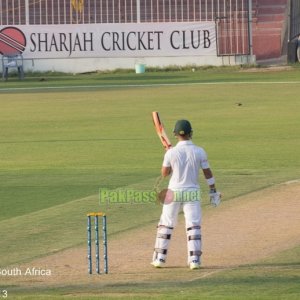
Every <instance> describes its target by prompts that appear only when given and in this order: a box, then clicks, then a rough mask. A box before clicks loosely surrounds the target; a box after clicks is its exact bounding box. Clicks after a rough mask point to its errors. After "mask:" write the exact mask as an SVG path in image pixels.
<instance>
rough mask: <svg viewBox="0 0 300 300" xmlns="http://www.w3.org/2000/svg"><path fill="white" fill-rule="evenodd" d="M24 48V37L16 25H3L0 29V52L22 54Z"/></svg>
mask: <svg viewBox="0 0 300 300" xmlns="http://www.w3.org/2000/svg"><path fill="white" fill-rule="evenodd" d="M25 48H26V37H25V35H24V33H23V32H22V31H21V30H20V29H18V28H16V27H5V28H3V29H1V30H0V53H1V54H2V55H10V54H22V53H23V52H24V51H25Z"/></svg>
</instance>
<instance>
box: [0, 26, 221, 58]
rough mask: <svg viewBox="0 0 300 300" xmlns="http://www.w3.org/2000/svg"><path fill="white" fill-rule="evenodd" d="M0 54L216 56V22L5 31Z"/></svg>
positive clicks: (0, 37)
mask: <svg viewBox="0 0 300 300" xmlns="http://www.w3.org/2000/svg"><path fill="white" fill-rule="evenodd" d="M0 53H1V54H6V53H23V56H24V57H25V58H33V59H34V58H80V57H84V58H87V57H149V56H152V57H153V56H156V57H161V56H205V55H211V56H214V55H216V29H215V23H214V22H203V23H159V24H157V23H140V24H80V25H77V24H76V25H50V26H46V25H24V26H18V27H2V28H1V27H0Z"/></svg>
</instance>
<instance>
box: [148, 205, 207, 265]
mask: <svg viewBox="0 0 300 300" xmlns="http://www.w3.org/2000/svg"><path fill="white" fill-rule="evenodd" d="M181 209H183V212H184V218H185V227H186V233H187V248H188V263H190V262H192V261H195V260H196V261H200V256H201V253H202V252H201V220H202V212H201V205H200V201H191V202H171V203H170V204H164V205H163V210H162V214H161V217H160V220H159V223H158V226H157V236H156V240H155V249H154V255H153V260H155V259H161V260H163V261H166V258H167V252H168V248H169V244H170V239H171V236H172V232H173V229H174V227H175V226H176V225H177V219H178V214H179V211H180V210H181Z"/></svg>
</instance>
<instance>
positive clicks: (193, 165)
mask: <svg viewBox="0 0 300 300" xmlns="http://www.w3.org/2000/svg"><path fill="white" fill-rule="evenodd" d="M163 166H164V167H171V168H172V175H171V179H170V181H169V189H170V190H172V191H179V190H195V189H199V188H200V186H199V170H200V169H208V168H209V163H208V161H207V155H206V152H205V151H204V149H203V148H201V147H198V146H196V145H194V144H193V142H192V141H191V140H188V141H180V142H178V143H177V145H176V146H175V147H174V148H171V149H169V150H168V151H167V152H166V154H165V156H164V161H163Z"/></svg>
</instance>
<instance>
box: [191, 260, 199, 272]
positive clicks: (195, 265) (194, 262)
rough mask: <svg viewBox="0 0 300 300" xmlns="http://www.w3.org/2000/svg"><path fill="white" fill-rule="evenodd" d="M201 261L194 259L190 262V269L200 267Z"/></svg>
mask: <svg viewBox="0 0 300 300" xmlns="http://www.w3.org/2000/svg"><path fill="white" fill-rule="evenodd" d="M200 266H201V265H200V262H199V260H193V261H192V262H190V269H191V270H196V269H200Z"/></svg>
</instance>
